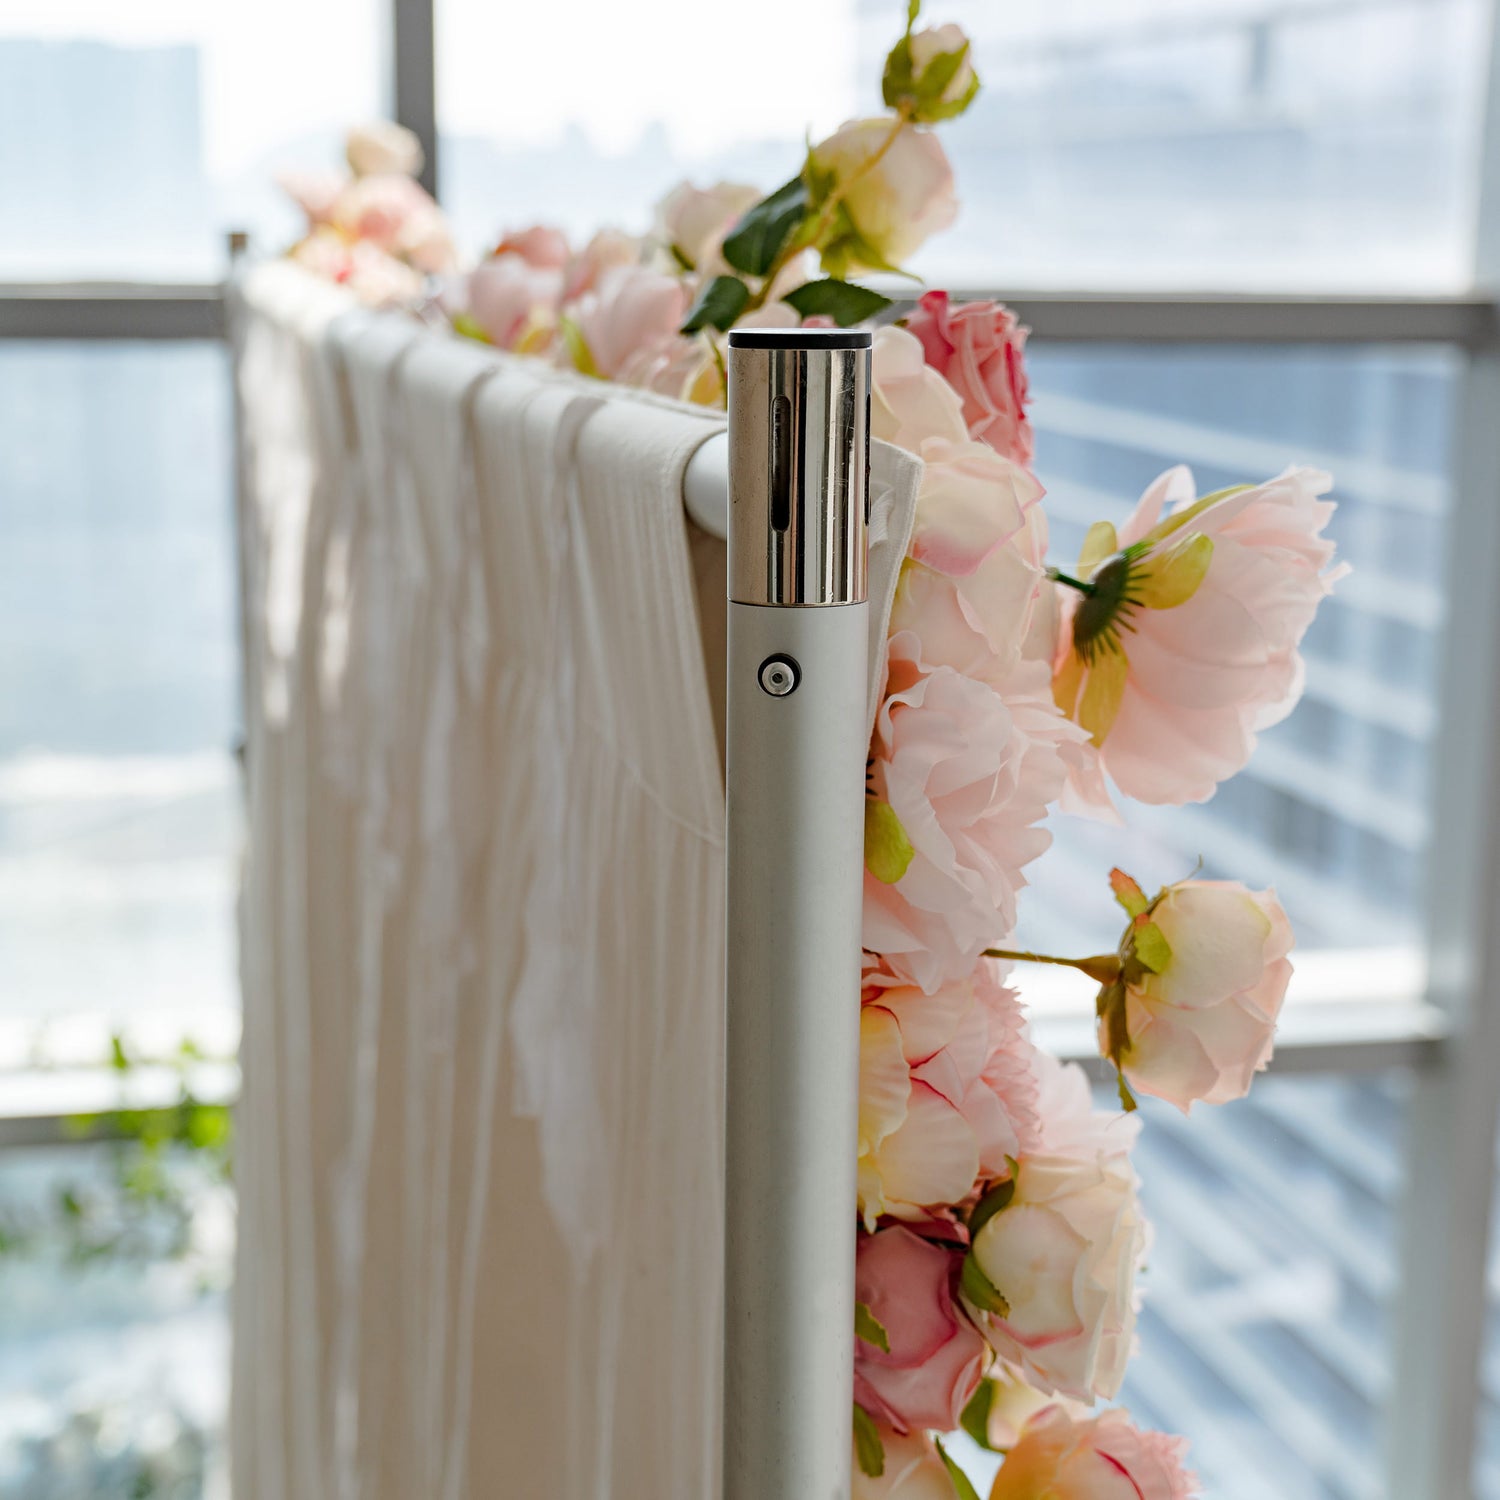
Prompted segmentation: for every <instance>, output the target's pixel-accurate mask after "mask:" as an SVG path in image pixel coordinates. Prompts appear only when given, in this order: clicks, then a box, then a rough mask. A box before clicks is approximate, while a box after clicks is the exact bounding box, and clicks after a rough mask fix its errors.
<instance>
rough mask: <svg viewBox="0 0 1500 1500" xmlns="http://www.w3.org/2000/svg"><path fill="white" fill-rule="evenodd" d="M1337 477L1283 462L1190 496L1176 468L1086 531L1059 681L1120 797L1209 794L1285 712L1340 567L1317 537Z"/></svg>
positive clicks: (1066, 604) (1066, 599) (1159, 799)
mask: <svg viewBox="0 0 1500 1500" xmlns="http://www.w3.org/2000/svg"><path fill="white" fill-rule="evenodd" d="M1331 483H1332V481H1331V480H1330V479H1329V477H1328V475H1326V474H1323V473H1320V472H1319V471H1317V470H1315V469H1288V470H1287V471H1286V472H1285V473H1284V474H1281V475H1279V476H1278V477H1277V478H1275V479H1272V480H1269V481H1267V482H1266V483H1265V484H1260V485H1255V486H1253V487H1247V488H1242V489H1236V490H1225V491H1222V492H1221V493H1219V494H1217V495H1210V496H1206V497H1205V498H1204V499H1202V500H1197V501H1195V500H1194V498H1193V495H1194V486H1193V478H1192V475H1191V474H1190V473H1189V471H1188V470H1187V469H1185V468H1176V469H1171V470H1169V471H1168V472H1167V473H1166V474H1164V475H1162V477H1161V478H1160V479H1158V480H1157V481H1156V482H1155V483H1154V484H1153V485H1152V486H1151V487H1150V488H1149V489H1148V490H1147V491H1146V493H1145V494H1144V495H1143V496H1142V498H1141V502H1140V504H1139V505H1138V506H1137V507H1136V510H1135V513H1134V514H1133V515H1132V516H1131V518H1130V519H1129V521H1127V522H1126V524H1125V525H1124V526H1123V527H1122V528H1121V529H1120V531H1119V533H1118V534H1116V532H1115V529H1114V527H1112V526H1111V525H1109V523H1108V522H1100V523H1098V524H1097V525H1095V526H1094V527H1093V528H1091V530H1090V532H1089V535H1088V538H1087V540H1086V541H1085V543H1084V550H1083V554H1082V556H1081V557H1080V559H1079V563H1078V570H1077V571H1078V575H1079V578H1080V579H1081V581H1083V582H1084V583H1085V584H1086V585H1087V586H1088V588H1089V589H1090V590H1091V591H1092V592H1090V593H1089V594H1087V595H1086V596H1085V595H1080V594H1079V593H1078V592H1077V591H1075V590H1073V589H1071V588H1063V589H1061V595H1062V598H1061V603H1062V617H1061V621H1060V630H1059V637H1058V653H1057V658H1056V661H1055V664H1054V665H1055V680H1054V692H1055V694H1056V697H1057V702H1058V704H1059V706H1060V707H1061V708H1062V709H1063V711H1064V712H1065V713H1066V714H1068V716H1069V717H1070V718H1072V719H1074V720H1075V721H1076V722H1077V723H1079V724H1081V725H1082V726H1083V727H1084V728H1085V729H1087V730H1088V732H1089V734H1090V736H1091V737H1092V739H1093V741H1094V743H1095V744H1096V745H1097V746H1098V747H1099V752H1100V761H1101V764H1102V766H1103V769H1104V771H1105V772H1106V773H1107V774H1108V775H1109V776H1110V778H1111V779H1112V780H1113V781H1114V783H1115V785H1116V786H1117V787H1119V789H1120V790H1121V791H1122V792H1124V793H1126V794H1127V795H1128V796H1131V797H1136V798H1139V799H1140V800H1141V801H1143V802H1155V803H1174V804H1177V803H1184V802H1202V801H1204V800H1205V799H1207V798H1208V797H1211V796H1212V795H1213V792H1214V789H1215V787H1217V786H1218V784H1219V783H1220V782H1221V781H1224V780H1225V779H1227V778H1228V777H1230V776H1232V775H1234V773H1235V772H1236V771H1238V770H1240V769H1241V768H1242V767H1243V766H1244V764H1245V762H1246V761H1247V760H1249V758H1250V752H1251V751H1252V750H1253V749H1254V748H1255V736H1256V733H1257V731H1259V730H1261V729H1264V728H1266V727H1267V726H1268V725H1271V724H1274V723H1276V722H1277V721H1278V720H1279V719H1282V718H1284V717H1285V716H1286V714H1288V713H1289V712H1290V711H1291V709H1292V706H1293V705H1294V704H1295V703H1296V701H1297V698H1298V696H1299V695H1300V693H1301V690H1302V679H1303V663H1302V657H1301V655H1300V653H1299V651H1298V647H1299V645H1300V643H1301V640H1302V637H1303V635H1304V634H1305V633H1306V631H1307V627H1308V626H1309V625H1310V624H1311V623H1312V621H1313V617H1314V615H1315V614H1316V613H1317V609H1318V605H1319V604H1320V603H1321V602H1322V601H1323V600H1324V599H1325V598H1326V597H1327V596H1328V594H1329V593H1330V592H1331V591H1332V586H1333V584H1334V583H1335V582H1336V581H1337V580H1338V579H1339V578H1340V577H1341V576H1342V575H1343V572H1344V571H1345V570H1344V569H1341V568H1331V567H1330V564H1331V563H1332V560H1333V553H1334V546H1333V543H1332V542H1330V541H1328V540H1326V539H1325V538H1324V537H1323V535H1322V532H1323V529H1324V527H1325V526H1327V524H1328V521H1329V518H1330V517H1331V516H1332V515H1333V512H1334V508H1335V507H1334V505H1333V504H1332V502H1330V501H1326V500H1321V499H1319V498H1318V497H1319V496H1321V495H1323V494H1325V493H1326V492H1327V491H1328V489H1329V487H1330V485H1331ZM1169 501H1170V502H1171V505H1172V509H1171V510H1170V511H1169V512H1168V513H1167V514H1166V516H1165V517H1163V515H1162V511H1163V507H1164V506H1165V505H1166V504H1167V503H1168V502H1169Z"/></svg>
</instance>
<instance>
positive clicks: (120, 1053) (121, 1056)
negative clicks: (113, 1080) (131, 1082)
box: [109, 1034, 130, 1073]
mask: <svg viewBox="0 0 1500 1500" xmlns="http://www.w3.org/2000/svg"><path fill="white" fill-rule="evenodd" d="M109 1065H110V1067H112V1068H113V1069H114V1070H115V1072H116V1073H128V1072H129V1071H130V1059H129V1058H128V1057H127V1056H126V1055H125V1043H124V1041H123V1040H122V1039H121V1038H120V1036H119V1035H118V1034H116V1035H114V1036H112V1037H110V1039H109Z"/></svg>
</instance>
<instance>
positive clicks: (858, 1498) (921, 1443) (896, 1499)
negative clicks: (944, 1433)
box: [850, 1428, 953, 1500]
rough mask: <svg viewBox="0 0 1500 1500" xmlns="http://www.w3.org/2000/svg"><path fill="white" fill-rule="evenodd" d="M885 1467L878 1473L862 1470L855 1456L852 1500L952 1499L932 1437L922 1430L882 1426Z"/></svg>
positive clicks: (948, 1483)
mask: <svg viewBox="0 0 1500 1500" xmlns="http://www.w3.org/2000/svg"><path fill="white" fill-rule="evenodd" d="M880 1440H881V1443H882V1445H883V1447H884V1449H885V1467H884V1468H883V1469H882V1470H881V1472H880V1474H879V1475H878V1476H874V1477H872V1476H871V1475H869V1474H866V1473H865V1472H864V1471H863V1470H862V1469H861V1468H860V1466H859V1461H858V1457H857V1456H856V1458H855V1461H854V1463H853V1464H851V1465H850V1467H851V1469H852V1471H853V1475H854V1488H853V1490H852V1492H851V1494H852V1500H953V1481H952V1480H951V1479H950V1478H949V1477H948V1469H947V1466H946V1465H945V1464H944V1463H943V1460H942V1458H941V1457H940V1456H939V1454H938V1451H937V1449H936V1448H935V1447H934V1446H933V1442H932V1439H931V1438H930V1437H928V1436H927V1434H926V1433H925V1432H911V1433H905V1434H902V1433H899V1432H894V1431H892V1430H890V1429H889V1428H883V1429H882V1430H881V1433H880Z"/></svg>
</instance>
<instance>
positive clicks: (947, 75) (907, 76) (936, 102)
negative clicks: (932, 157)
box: [880, 0, 979, 125]
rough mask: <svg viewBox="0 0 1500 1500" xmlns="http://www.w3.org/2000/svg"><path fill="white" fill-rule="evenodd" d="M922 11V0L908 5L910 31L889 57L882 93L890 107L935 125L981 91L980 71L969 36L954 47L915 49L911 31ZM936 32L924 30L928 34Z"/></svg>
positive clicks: (959, 111)
mask: <svg viewBox="0 0 1500 1500" xmlns="http://www.w3.org/2000/svg"><path fill="white" fill-rule="evenodd" d="M920 12H921V3H920V0H916V3H913V4H911V5H909V6H908V7H907V13H906V33H905V35H903V36H902V37H901V39H900V41H898V42H897V43H896V45H895V46H894V47H892V48H891V50H890V53H889V55H888V56H887V57H886V60H885V74H884V76H883V77H882V78H881V81H880V93H881V97H882V98H883V99H884V100H885V103H886V107H887V108H888V109H899V110H904V111H905V113H906V115H907V117H908V118H909V119H910V120H912V122H913V123H915V124H918V125H935V124H937V123H938V122H939V121H940V120H952V119H956V118H957V117H958V116H959V115H961V114H963V112H964V111H965V110H966V109H968V107H969V106H970V105H971V104H972V103H973V102H974V100H975V98H976V97H977V96H978V93H979V74H978V73H976V72H975V71H974V68H973V66H972V65H971V63H970V56H969V54H970V51H971V50H972V44H971V43H970V42H969V39H968V38H967V37H965V38H964V39H963V45H962V46H959V47H956V48H954V49H953V50H952V51H948V52H933V51H931V49H930V46H927V47H924V48H923V49H922V55H921V56H917V55H916V54H915V53H914V51H913V48H912V34H911V33H912V27H913V26H915V25H916V22H917V16H918V15H919V14H920ZM939 34H941V33H939ZM932 35H933V33H931V32H924V33H923V37H924V38H927V37H931V36H932ZM965 75H966V76H965Z"/></svg>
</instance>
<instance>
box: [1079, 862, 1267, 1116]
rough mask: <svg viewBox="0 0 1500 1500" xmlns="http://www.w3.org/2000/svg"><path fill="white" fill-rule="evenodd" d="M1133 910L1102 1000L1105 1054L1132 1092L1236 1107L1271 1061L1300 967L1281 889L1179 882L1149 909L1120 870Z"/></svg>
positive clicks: (1119, 881) (1124, 899)
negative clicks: (1295, 968) (1116, 972)
mask: <svg viewBox="0 0 1500 1500" xmlns="http://www.w3.org/2000/svg"><path fill="white" fill-rule="evenodd" d="M1112 878H1113V881H1114V885H1115V890H1116V893H1117V894H1118V896H1119V898H1120V901H1121V904H1122V905H1124V906H1125V909H1126V911H1127V912H1129V913H1130V916H1131V922H1130V926H1129V927H1128V928H1127V929H1126V931H1125V937H1124V939H1123V941H1122V942H1121V945H1120V962H1121V972H1120V977H1119V978H1118V979H1117V980H1116V981H1115V982H1114V983H1112V984H1106V985H1105V986H1104V988H1103V990H1102V991H1101V994H1100V1022H1099V1047H1100V1051H1101V1052H1103V1054H1104V1055H1105V1056H1106V1057H1109V1058H1110V1059H1111V1060H1112V1061H1113V1062H1114V1063H1115V1066H1116V1067H1117V1068H1119V1069H1120V1071H1121V1073H1122V1074H1123V1075H1124V1077H1125V1080H1126V1082H1127V1083H1128V1084H1129V1085H1130V1087H1131V1088H1133V1089H1138V1090H1139V1091H1140V1092H1141V1093H1144V1094H1154V1095H1155V1096H1156V1097H1157V1098H1159V1099H1166V1100H1168V1101H1169V1102H1170V1103H1172V1104H1175V1105H1176V1106H1177V1107H1178V1108H1179V1109H1180V1110H1182V1111H1183V1113H1184V1114H1186V1113H1187V1111H1188V1108H1189V1106H1190V1105H1191V1104H1192V1103H1193V1102H1194V1100H1198V1099H1201V1100H1203V1101H1204V1102H1205V1103H1207V1104H1224V1103H1227V1102H1228V1101H1229V1100H1231V1099H1240V1098H1243V1097H1244V1096H1245V1094H1247V1093H1248V1092H1249V1090H1250V1084H1251V1081H1252V1079H1253V1078H1254V1077H1255V1075H1256V1073H1258V1072H1259V1071H1260V1070H1261V1069H1262V1068H1264V1067H1265V1065H1266V1063H1267V1062H1268V1061H1269V1059H1270V1056H1271V1047H1272V1043H1273V1041H1274V1040H1275V1035H1276V1021H1277V1018H1278V1016H1279V1015H1280V1013H1281V1004H1282V1001H1283V1000H1284V999H1285V997H1286V987H1287V982H1288V981H1289V980H1290V979H1291V976H1292V965H1291V961H1290V960H1289V959H1288V957H1287V955H1288V954H1289V953H1290V952H1291V949H1292V927H1291V923H1290V922H1288V921H1287V917H1286V913H1285V912H1284V911H1283V910H1282V908H1281V903H1280V902H1279V901H1277V899H1276V894H1275V892H1274V891H1259V892H1257V891H1251V890H1247V889H1246V888H1245V887H1244V886H1243V885H1240V884H1239V883H1238V882H1237V881H1228V880H1181V881H1178V882H1177V883H1176V884H1175V885H1169V886H1167V887H1166V888H1165V889H1164V890H1162V891H1161V892H1159V893H1158V894H1157V896H1156V897H1155V898H1154V899H1153V900H1151V901H1147V899H1146V897H1145V895H1144V894H1143V893H1142V891H1141V888H1140V887H1139V886H1138V885H1137V884H1136V883H1135V882H1134V881H1133V880H1131V879H1130V877H1129V876H1128V875H1124V874H1122V873H1121V872H1120V871H1118V870H1116V871H1115V872H1114V875H1113V877H1112Z"/></svg>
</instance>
